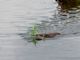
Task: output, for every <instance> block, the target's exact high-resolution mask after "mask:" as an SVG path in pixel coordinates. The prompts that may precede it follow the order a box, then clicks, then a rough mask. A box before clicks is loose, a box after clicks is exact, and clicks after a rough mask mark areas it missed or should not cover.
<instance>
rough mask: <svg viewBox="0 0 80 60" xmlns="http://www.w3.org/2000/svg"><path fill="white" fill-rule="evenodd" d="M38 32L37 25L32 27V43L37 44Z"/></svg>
mask: <svg viewBox="0 0 80 60" xmlns="http://www.w3.org/2000/svg"><path fill="white" fill-rule="evenodd" d="M36 34H38V30H37V26H36V25H34V26H33V27H32V29H31V39H32V43H33V44H35V45H36V44H37V40H36V39H35V37H36Z"/></svg>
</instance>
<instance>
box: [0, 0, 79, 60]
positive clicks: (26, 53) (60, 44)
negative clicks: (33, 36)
mask: <svg viewBox="0 0 80 60" xmlns="http://www.w3.org/2000/svg"><path fill="white" fill-rule="evenodd" d="M56 7H57V3H56V2H55V1H54V0H0V60H80V46H79V45H80V38H79V36H80V35H79V34H75V35H73V34H71V33H76V32H77V33H79V30H80V29H79V26H80V23H79V20H80V18H79V16H80V14H79V13H77V15H75V14H72V15H70V14H69V15H70V16H69V15H68V16H66V17H65V18H66V19H67V20H65V18H64V16H60V15H59V14H57V12H58V11H57V9H56ZM74 15H75V16H76V18H75V17H74ZM55 17H56V18H55ZM70 17H71V18H70ZM72 17H74V18H72ZM73 19H74V20H73ZM76 20H77V21H76ZM66 21H67V23H68V24H66V25H65V23H66ZM60 23H61V24H60ZM34 24H38V25H39V26H40V27H41V25H42V24H43V25H44V24H46V26H47V27H46V28H45V30H44V29H43V30H44V31H43V30H42V32H49V31H52V32H53V31H58V32H61V33H63V35H61V36H60V37H59V38H55V39H54V38H52V39H50V40H48V41H45V42H44V41H40V42H39V43H38V44H37V46H36V47H35V46H34V45H33V44H32V43H28V42H27V39H26V38H25V37H27V36H28V35H27V32H28V29H29V28H30V27H32V26H33V25H34ZM56 24H58V26H57V27H56ZM43 25H42V26H43ZM54 25H55V26H54ZM44 27H45V25H44ZM49 27H50V28H49ZM51 28H52V29H53V30H51ZM73 37H74V38H73Z"/></svg>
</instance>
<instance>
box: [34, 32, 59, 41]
mask: <svg viewBox="0 0 80 60" xmlns="http://www.w3.org/2000/svg"><path fill="white" fill-rule="evenodd" d="M56 35H60V33H57V32H54V33H47V34H45V33H43V34H36V37H35V39H36V40H43V39H45V38H53V37H55V36H56Z"/></svg>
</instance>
